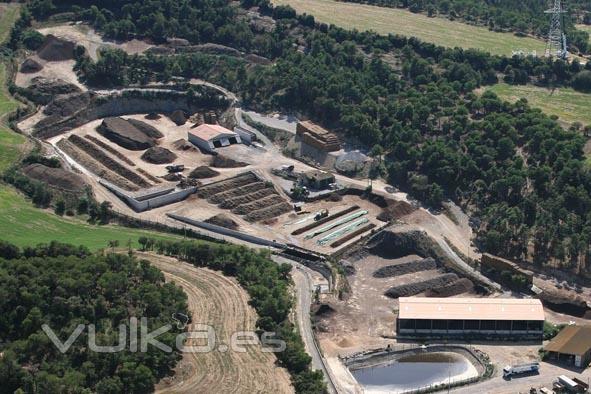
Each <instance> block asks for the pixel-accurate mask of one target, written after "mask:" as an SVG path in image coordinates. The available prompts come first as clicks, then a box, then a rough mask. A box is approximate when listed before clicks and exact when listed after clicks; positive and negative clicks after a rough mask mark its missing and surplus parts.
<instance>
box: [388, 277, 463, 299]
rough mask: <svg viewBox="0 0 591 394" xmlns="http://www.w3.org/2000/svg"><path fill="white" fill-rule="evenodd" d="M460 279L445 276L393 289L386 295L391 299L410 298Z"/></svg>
mask: <svg viewBox="0 0 591 394" xmlns="http://www.w3.org/2000/svg"><path fill="white" fill-rule="evenodd" d="M458 279H459V278H458V276H457V275H456V274H443V275H440V276H438V277H435V278H432V279H427V280H423V281H420V282H415V283H407V284H404V285H400V286H395V287H392V288H390V289H389V290H388V291H386V293H384V294H385V295H386V296H387V297H390V298H399V297H410V296H414V295H415V294H419V293H422V292H424V291H426V290H429V289H432V288H434V287H442V286H446V285H448V284H449V283H450V282H455V281H457V280H458Z"/></svg>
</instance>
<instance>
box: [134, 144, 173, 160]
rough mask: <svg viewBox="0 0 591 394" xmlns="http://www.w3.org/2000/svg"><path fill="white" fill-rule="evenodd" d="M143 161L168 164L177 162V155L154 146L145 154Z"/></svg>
mask: <svg viewBox="0 0 591 394" xmlns="http://www.w3.org/2000/svg"><path fill="white" fill-rule="evenodd" d="M141 159H142V160H143V161H147V162H148V163H152V164H167V163H172V162H173V161H175V160H176V155H175V154H174V153H172V152H171V151H169V150H168V149H166V148H162V147H160V146H154V147H152V148H150V149H148V150H147V151H145V152H144V154H143V155H142V157H141Z"/></svg>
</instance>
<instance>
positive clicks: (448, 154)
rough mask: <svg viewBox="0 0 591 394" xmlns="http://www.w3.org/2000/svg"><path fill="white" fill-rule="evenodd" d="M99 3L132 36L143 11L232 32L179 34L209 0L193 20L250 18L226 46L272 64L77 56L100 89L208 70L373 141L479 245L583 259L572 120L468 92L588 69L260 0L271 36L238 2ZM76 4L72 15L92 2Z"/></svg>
mask: <svg viewBox="0 0 591 394" xmlns="http://www.w3.org/2000/svg"><path fill="white" fill-rule="evenodd" d="M71 3H77V4H78V6H82V5H83V4H82V2H80V1H79V2H75V1H72V2H70V4H71ZM115 3H116V4H115ZM102 4H103V5H104V6H105V7H109V8H105V9H101V8H99V12H100V13H101V15H108V18H107V20H108V21H111V22H113V23H119V22H121V21H123V20H124V19H125V20H128V21H130V22H131V23H133V24H134V25H135V26H136V30H135V34H137V35H139V36H152V38H154V37H153V34H154V32H153V30H152V27H151V26H152V25H150V26H147V27H144V28H142V29H141V30H140V29H137V26H138V24H139V20H140V19H142V18H153V17H154V18H156V17H158V18H160V16H162V17H163V19H162V18H161V19H162V21H163V25H164V27H165V28H164V31H165V33H163V34H164V35H165V36H166V37H172V36H181V37H185V38H187V39H189V40H190V41H191V42H203V41H202V40H208V39H211V40H213V41H214V42H218V43H224V44H226V45H227V44H233V39H231V38H230V39H229V41H223V40H222V39H221V37H216V36H207V37H205V36H201V35H199V36H196V35H193V36H190V35H187V34H186V33H187V32H186V31H184V30H182V29H181V30H179V29H177V28H176V26H177V25H180V26H182V25H183V24H182V23H179V20H180V19H177V18H183V15H186V14H195V15H196V16H195V17H194V18H192V20H193V21H192V22H191V23H194V22H195V21H199V20H202V21H204V19H202V18H201V17H200V16H199V15H207V14H208V12H210V11H211V12H213V11H212V10H215V11H216V14H217V16H218V18H216V19H215V20H212V21H213V22H212V21H209V22H204V23H213V26H214V30H215V31H219V30H220V29H225V28H226V27H227V28H228V29H235V28H237V27H236V26H238V25H240V26H242V27H241V28H248V29H249V30H248V31H249V34H246V35H245V36H244V37H242V38H241V40H240V42H238V43H236V44H235V46H236V47H238V48H241V49H243V50H250V51H251V52H253V53H256V54H258V55H261V56H266V57H268V58H269V59H272V60H273V62H274V64H273V65H272V66H261V65H253V64H249V63H247V62H245V61H244V60H243V59H241V58H235V57H230V56H217V55H211V54H203V53H189V54H182V55H173V56H156V55H153V54H148V55H127V54H125V53H124V52H122V51H119V50H106V51H104V52H102V54H101V57H100V59H99V61H98V62H96V63H95V62H92V61H91V60H90V59H89V58H88V57H86V56H84V55H83V54H82V53H79V56H78V59H77V66H76V67H77V69H78V70H79V72H80V75H81V78H83V79H86V80H90V81H93V82H94V83H96V84H98V85H102V86H112V85H126V84H131V83H146V82H148V81H152V80H167V79H170V78H172V77H185V78H189V77H198V78H205V79H208V80H211V81H212V82H216V83H219V84H221V85H223V86H225V87H227V88H228V89H230V90H232V91H235V92H237V93H238V94H240V96H241V99H242V101H243V103H244V104H245V105H247V106H251V107H254V108H258V109H260V110H283V111H287V112H298V113H301V114H304V115H306V116H309V117H311V118H312V119H314V120H315V121H317V122H319V123H321V124H322V125H324V126H326V127H328V128H330V129H333V130H335V131H337V132H339V133H341V134H343V135H344V136H346V137H347V138H349V139H351V140H352V141H358V142H359V143H361V144H363V145H365V146H367V147H368V149H369V148H371V147H372V146H374V145H378V146H380V148H381V149H383V151H384V153H385V160H384V163H385V164H386V167H387V170H388V175H387V177H388V180H389V181H391V182H392V183H393V184H395V185H397V186H399V187H401V188H402V189H403V190H406V191H408V192H410V193H412V194H413V195H414V196H415V197H417V198H419V199H420V200H422V201H423V202H425V203H426V204H428V205H431V206H439V205H440V204H441V202H442V201H443V200H444V199H446V198H451V199H453V200H454V201H456V202H457V203H459V204H460V205H461V206H462V207H463V208H465V209H466V210H468V212H469V213H470V214H471V215H473V216H474V217H475V218H476V222H477V223H480V226H479V228H478V231H477V233H478V239H477V242H478V244H479V246H480V247H481V248H482V250H484V251H490V252H492V253H495V254H499V255H503V256H504V257H508V258H512V259H518V260H529V261H534V262H536V263H537V264H546V263H548V262H558V263H560V264H561V265H563V266H565V267H569V268H581V267H582V266H585V265H586V263H587V261H588V260H589V258H590V257H591V256H590V255H589V254H590V250H589V241H590V240H591V212H590V208H591V174H590V173H589V167H588V165H587V164H586V162H585V157H584V155H583V151H582V147H583V145H584V142H585V139H584V137H583V133H582V132H581V130H580V129H581V128H582V125H578V124H575V125H573V127H572V128H571V130H564V129H562V128H561V127H560V126H559V125H558V123H557V122H556V121H555V120H554V119H552V118H550V117H548V116H546V115H544V114H543V113H542V112H540V111H539V110H535V109H532V108H530V107H529V106H528V105H527V103H526V102H525V101H523V100H521V101H519V102H517V103H515V104H509V103H504V102H502V101H501V100H499V99H498V98H497V97H496V96H495V95H494V94H491V93H486V94H484V95H481V96H479V95H476V94H475V93H474V90H475V89H476V88H478V87H480V86H482V85H486V84H494V83H496V82H498V80H499V78H502V79H503V80H504V81H505V82H507V83H513V84H522V83H530V82H531V83H536V84H539V85H546V86H566V85H570V84H571V83H573V82H575V81H576V82H577V83H578V84H580V85H581V86H585V83H584V81H585V80H586V79H587V78H586V76H585V75H586V74H588V71H589V69H591V65H587V66H585V67H583V66H582V65H580V64H579V63H578V62H577V61H576V60H575V61H573V62H570V63H567V62H564V61H562V60H552V59H546V58H534V57H517V56H516V57H513V58H507V57H499V56H491V55H490V54H488V53H485V52H482V51H478V50H462V49H459V48H455V49H446V48H443V47H437V46H435V45H433V44H428V43H424V42H421V41H419V40H417V39H416V38H406V37H402V36H397V35H389V36H379V35H376V34H374V33H370V32H355V31H346V30H344V29H341V28H337V27H334V26H327V25H324V24H317V23H315V22H314V19H313V17H311V16H307V15H302V16H296V14H295V11H294V10H293V9H291V8H290V7H284V6H280V7H275V8H274V7H272V6H271V5H270V4H269V3H268V2H267V1H266V0H260V1H259V2H258V3H256V4H255V5H257V6H258V9H259V11H260V12H262V13H264V14H266V15H269V16H272V17H273V18H274V19H275V22H276V24H277V25H276V27H275V29H274V30H273V31H272V32H265V31H259V30H257V29H255V28H254V27H253V26H251V25H249V24H247V23H246V22H245V21H244V19H243V18H242V16H243V15H244V13H243V12H241V11H240V10H241V8H239V7H237V6H236V5H232V4H230V3H228V2H225V1H223V0H217V1H213V2H210V1H205V2H200V3H199V4H198V5H195V4H194V3H193V2H190V1H188V0H184V1H180V2H173V1H129V2H126V1H123V2H109V1H104V2H102ZM251 5H253V3H252V1H250V0H249V1H246V0H245V2H244V3H243V6H244V7H249V6H251ZM142 7H152V9H153V12H152V13H147V14H141V16H140V14H137V13H136V11H133V10H137V9H143V8H142ZM74 9H75V11H76V12H77V13H78V14H80V15H86V14H87V13H88V12H90V11H88V10H89V9H82V8H74ZM90 9H92V10H94V8H93V7H91V8H90ZM180 10H184V11H183V12H181V11H180ZM93 12H94V11H93ZM98 19H100V20H102V18H100V17H99V18H98ZM96 26H97V27H99V25H98V24H96ZM245 37H248V40H246V41H245ZM392 58H393V59H394V61H392V60H391V59H392ZM386 59H390V60H386ZM586 68H588V69H586ZM97 70H98V71H97ZM98 72H100V75H98V74H97V73H98ZM581 81H583V82H581ZM581 86H579V87H581ZM588 131H589V130H588V128H587V129H586V132H588Z"/></svg>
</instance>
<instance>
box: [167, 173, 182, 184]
mask: <svg viewBox="0 0 591 394" xmlns="http://www.w3.org/2000/svg"><path fill="white" fill-rule="evenodd" d="M162 178H164V179H165V180H167V181H169V182H177V181H181V180H182V179H183V176H182V175H181V174H177V173H170V174H166V175H164V176H163V177H162Z"/></svg>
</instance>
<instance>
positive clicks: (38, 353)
mask: <svg viewBox="0 0 591 394" xmlns="http://www.w3.org/2000/svg"><path fill="white" fill-rule="evenodd" d="M178 312H181V313H188V311H187V302H186V295H185V294H184V293H183V291H182V289H180V288H179V287H176V286H175V285H173V284H170V283H164V275H163V274H162V273H161V272H160V271H159V270H158V269H156V268H154V267H152V266H151V265H150V264H149V263H148V262H147V261H138V260H136V259H135V258H133V257H130V256H128V255H122V254H108V255H106V256H103V255H94V254H91V253H90V252H89V251H88V249H86V248H85V247H75V246H71V245H65V244H60V243H57V242H52V243H51V244H49V245H39V246H37V247H27V248H24V249H20V248H18V247H16V246H14V245H11V244H9V243H6V242H3V241H0V342H2V353H1V354H2V356H1V357H0V382H2V385H1V386H0V393H15V392H17V393H25V392H26V393H56V394H57V393H90V392H96V393H99V394H107V393H123V392H125V393H137V394H140V393H141V394H143V393H147V392H151V391H153V389H154V384H155V383H156V382H157V381H158V380H159V379H161V378H162V377H164V376H166V375H168V374H170V373H171V369H172V368H173V367H174V365H175V364H176V362H177V361H178V360H179V359H180V354H179V352H178V351H177V350H176V348H175V346H174V345H175V338H176V334H177V333H178V332H177V333H175V332H174V330H173V331H169V332H168V333H166V334H163V335H162V336H160V337H158V340H160V341H161V342H163V343H165V344H167V345H169V346H171V347H172V348H173V349H175V350H174V351H173V352H172V353H166V352H162V351H161V350H159V349H156V348H154V347H152V346H149V347H148V352H147V353H141V352H131V351H129V347H127V350H124V351H122V352H117V353H97V352H92V351H90V350H89V349H88V345H87V343H88V331H87V330H84V331H83V332H82V333H81V335H80V337H78V339H77V340H76V341H75V342H74V343H73V345H72V347H71V348H70V349H69V350H68V351H67V352H66V353H61V352H60V351H59V350H58V348H57V347H55V346H54V345H53V344H52V343H51V342H50V340H49V338H48V336H47V335H46V334H45V333H44V332H43V331H42V329H41V325H42V324H48V325H49V326H50V327H51V329H52V330H53V331H54V332H55V334H56V335H57V336H58V338H60V339H61V340H62V341H65V339H66V338H68V337H69V336H70V335H71V333H72V332H73V330H74V328H75V327H76V326H77V325H78V324H94V325H95V326H96V332H97V337H98V338H97V341H99V342H98V344H99V345H101V346H108V345H115V344H117V343H118V335H119V330H118V327H119V325H120V324H126V325H129V318H130V317H131V316H135V317H142V316H145V317H147V318H148V330H149V331H152V330H154V329H155V328H158V327H161V326H163V325H165V324H169V323H170V316H171V315H172V314H173V313H178ZM175 330H176V328H175Z"/></svg>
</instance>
